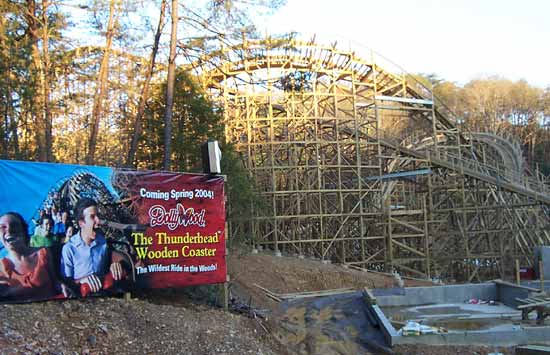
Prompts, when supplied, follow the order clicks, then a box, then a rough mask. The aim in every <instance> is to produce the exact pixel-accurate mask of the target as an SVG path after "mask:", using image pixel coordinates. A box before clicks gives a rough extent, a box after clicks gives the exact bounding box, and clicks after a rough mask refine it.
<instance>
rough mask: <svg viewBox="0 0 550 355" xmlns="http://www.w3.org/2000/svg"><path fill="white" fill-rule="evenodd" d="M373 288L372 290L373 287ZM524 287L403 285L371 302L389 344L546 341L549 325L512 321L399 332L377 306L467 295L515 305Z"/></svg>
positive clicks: (501, 284)
mask: <svg viewBox="0 0 550 355" xmlns="http://www.w3.org/2000/svg"><path fill="white" fill-rule="evenodd" d="M373 291H376V290H373ZM529 291H532V289H531V290H530V289H528V288H526V287H521V286H517V285H514V284H511V283H506V282H498V283H493V282H491V283H485V284H466V285H449V286H435V287H407V288H404V289H402V291H400V292H399V293H400V294H395V293H394V292H392V293H391V294H390V295H384V296H382V295H379V294H378V295H376V292H373V293H374V294H375V295H376V300H377V305H374V306H371V307H372V308H371V309H372V310H373V313H374V314H375V315H376V318H377V320H378V322H379V324H380V328H381V330H382V332H383V334H384V337H385V338H386V340H387V341H388V343H389V344H391V345H392V346H393V345H396V344H429V345H497V346H514V345H519V344H533V343H539V344H548V345H550V327H548V326H542V327H528V326H520V325H512V324H510V325H509V327H505V329H492V330H479V331H463V332H454V331H453V332H450V333H442V334H431V335H420V336H402V335H399V334H398V333H397V331H396V330H395V328H394V327H393V326H392V325H391V323H390V322H389V321H388V319H387V318H386V316H385V315H384V313H383V312H382V310H381V309H380V307H391V306H415V305H423V304H441V303H463V302H464V301H466V300H468V299H471V298H479V299H484V300H496V301H500V302H502V303H504V304H505V305H506V306H509V307H514V308H515V307H516V306H517V305H518V302H517V301H516V300H515V299H516V298H526V297H528V294H529Z"/></svg>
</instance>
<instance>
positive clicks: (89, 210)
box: [61, 198, 126, 296]
mask: <svg viewBox="0 0 550 355" xmlns="http://www.w3.org/2000/svg"><path fill="white" fill-rule="evenodd" d="M75 219H76V221H77V224H78V227H79V228H80V230H79V232H78V233H76V234H75V235H73V236H72V237H71V238H70V239H69V241H68V242H67V243H66V244H65V245H64V246H63V249H62V252H61V254H62V257H61V274H62V276H63V277H64V278H65V280H66V282H68V283H69V284H71V285H73V286H77V287H80V293H81V295H82V296H86V295H88V294H89V293H95V292H98V291H100V290H102V289H109V288H111V287H112V286H113V284H114V282H115V281H118V280H122V279H123V278H125V276H126V275H125V271H124V269H123V267H122V264H121V261H122V260H123V258H124V257H123V256H122V255H121V254H119V253H117V252H116V251H109V250H108V247H107V241H106V239H105V236H104V235H103V233H101V231H99V230H98V227H99V224H100V220H99V216H98V208H97V203H96V202H95V201H94V200H92V199H89V198H82V199H80V200H79V201H78V202H77V204H76V206H75Z"/></svg>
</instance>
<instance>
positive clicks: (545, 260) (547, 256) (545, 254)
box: [534, 246, 550, 280]
mask: <svg viewBox="0 0 550 355" xmlns="http://www.w3.org/2000/svg"><path fill="white" fill-rule="evenodd" d="M534 254H535V271H536V273H537V278H540V276H539V275H540V273H539V261H542V271H543V276H544V279H545V280H548V279H550V246H538V247H536V248H535V253H534Z"/></svg>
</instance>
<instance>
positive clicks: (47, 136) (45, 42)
mask: <svg viewBox="0 0 550 355" xmlns="http://www.w3.org/2000/svg"><path fill="white" fill-rule="evenodd" d="M48 7H49V3H48V0H42V61H43V78H44V80H43V81H42V83H43V86H42V96H43V98H42V104H43V105H44V141H45V145H46V146H45V147H44V150H45V152H44V154H45V158H46V161H53V152H52V112H51V109H50V85H51V82H52V81H51V80H50V69H51V68H50V67H51V63H50V50H49V44H50V37H49V36H50V34H49V27H48Z"/></svg>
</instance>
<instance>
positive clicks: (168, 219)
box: [149, 203, 206, 231]
mask: <svg viewBox="0 0 550 355" xmlns="http://www.w3.org/2000/svg"><path fill="white" fill-rule="evenodd" d="M205 212H206V211H205V210H204V209H202V210H200V212H195V209H194V208H193V207H189V208H185V207H183V205H182V204H180V203H178V204H177V205H176V208H172V209H170V210H168V211H167V210H166V209H165V208H164V206H161V205H154V206H151V208H149V219H150V221H151V222H150V224H151V227H155V226H164V225H165V226H168V229H170V230H171V231H173V230H174V229H176V228H177V227H178V226H184V227H189V226H199V227H206V220H205V219H204V214H205Z"/></svg>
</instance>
